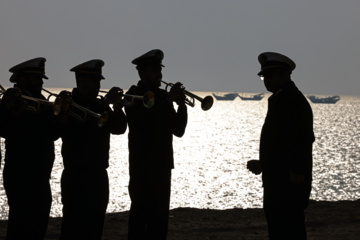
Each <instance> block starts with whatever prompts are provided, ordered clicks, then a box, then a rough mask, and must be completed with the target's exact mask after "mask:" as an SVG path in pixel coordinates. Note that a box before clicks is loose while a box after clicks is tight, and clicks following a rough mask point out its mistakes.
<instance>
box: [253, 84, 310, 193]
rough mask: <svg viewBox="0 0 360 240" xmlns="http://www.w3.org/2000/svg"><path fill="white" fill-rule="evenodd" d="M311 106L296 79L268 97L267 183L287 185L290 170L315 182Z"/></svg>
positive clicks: (263, 159)
mask: <svg viewBox="0 0 360 240" xmlns="http://www.w3.org/2000/svg"><path fill="white" fill-rule="evenodd" d="M314 140H315V137H314V132H313V114H312V110H311V107H310V105H309V103H308V101H307V100H306V98H305V97H304V95H303V94H302V93H301V92H300V91H299V90H298V88H297V87H296V86H295V84H294V82H293V81H289V82H286V83H285V84H283V86H282V87H281V88H280V90H279V91H278V92H277V93H274V94H273V95H271V96H270V97H269V99H268V112H267V115H266V119H265V123H264V125H263V128H262V131H261V138H260V163H261V168H262V172H263V174H262V178H263V184H264V186H267V185H268V184H287V183H289V180H290V171H292V172H293V173H297V174H304V175H305V183H306V184H307V185H309V184H311V181H312V143H313V142H314Z"/></svg>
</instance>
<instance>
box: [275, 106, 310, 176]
mask: <svg viewBox="0 0 360 240" xmlns="http://www.w3.org/2000/svg"><path fill="white" fill-rule="evenodd" d="M278 114H279V116H278V124H279V128H278V129H279V133H278V137H279V145H278V148H279V149H278V152H281V153H282V154H281V155H283V156H282V157H283V158H284V159H285V161H286V162H287V163H288V164H289V167H290V170H291V171H292V172H293V173H297V174H304V173H305V168H306V163H307V162H306V161H307V152H308V151H307V149H308V145H309V141H308V139H307V137H306V135H307V132H308V129H306V119H305V115H306V111H304V109H303V107H302V106H301V105H300V104H299V103H297V102H294V101H290V102H286V103H283V104H282V105H281V108H280V109H279V113H278Z"/></svg>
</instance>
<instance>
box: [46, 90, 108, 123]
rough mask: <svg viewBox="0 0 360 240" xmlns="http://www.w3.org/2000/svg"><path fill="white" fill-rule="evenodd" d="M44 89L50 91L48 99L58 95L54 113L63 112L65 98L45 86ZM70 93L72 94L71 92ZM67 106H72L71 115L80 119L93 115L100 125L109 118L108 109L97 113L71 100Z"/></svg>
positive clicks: (69, 112) (69, 111)
mask: <svg viewBox="0 0 360 240" xmlns="http://www.w3.org/2000/svg"><path fill="white" fill-rule="evenodd" d="M42 90H44V91H45V92H47V93H49V96H48V99H49V98H50V97H52V96H55V97H56V99H55V102H54V109H53V113H54V115H59V113H60V112H61V109H62V108H63V107H64V102H63V99H62V98H61V96H59V95H58V94H55V93H52V92H50V91H48V90H46V89H44V88H43V89H42ZM68 95H70V93H69V94H68ZM67 107H70V109H69V110H68V111H67V112H68V114H69V115H70V116H72V117H74V118H76V119H78V120H80V121H85V120H86V119H87V118H88V116H91V117H93V118H95V119H96V121H97V125H98V127H103V126H104V125H105V124H106V123H107V121H108V120H109V114H108V112H106V111H105V112H103V113H96V112H93V111H91V110H89V109H87V108H86V107H83V106H81V105H79V104H77V103H75V102H73V101H71V102H70V103H69V104H68V105H66V106H65V108H67Z"/></svg>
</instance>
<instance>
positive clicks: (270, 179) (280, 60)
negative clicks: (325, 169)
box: [247, 53, 315, 239]
mask: <svg viewBox="0 0 360 240" xmlns="http://www.w3.org/2000/svg"><path fill="white" fill-rule="evenodd" d="M259 62H260V64H261V71H260V72H259V74H258V75H259V76H260V77H261V78H262V79H263V80H264V84H265V87H266V89H267V90H268V91H270V92H272V93H273V94H272V95H271V96H270V97H269V99H268V112H267V115H266V118H265V122H264V125H263V128H262V131H261V138H260V161H258V160H250V161H249V162H248V164H247V167H248V169H249V170H250V171H251V172H253V173H255V174H260V173H262V180H263V187H264V212H265V216H266V220H267V224H268V231H269V237H270V239H306V230H305V222H304V221H305V219H304V210H305V209H306V208H307V206H308V201H309V197H310V192H311V182H312V143H313V142H314V141H315V137H314V132H313V114H312V110H311V107H310V105H309V103H308V101H307V100H306V98H305V97H304V95H303V94H302V93H301V92H300V91H299V90H298V88H297V87H296V86H295V84H294V82H293V81H292V80H291V78H290V75H291V73H292V71H293V70H294V69H295V63H294V62H293V61H292V60H291V59H289V58H288V57H286V56H284V55H281V54H278V53H262V54H260V55H259Z"/></svg>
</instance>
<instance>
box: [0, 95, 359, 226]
mask: <svg viewBox="0 0 360 240" xmlns="http://www.w3.org/2000/svg"><path fill="white" fill-rule="evenodd" d="M50 90H51V89H50ZM57 90H58V89H52V91H55V92H56V91H57ZM193 93H194V94H196V95H198V96H200V97H205V96H207V95H211V94H212V93H211V92H193ZM218 94H225V93H218ZM246 94H247V95H250V93H242V95H246ZM269 96H270V95H269V94H265V97H264V98H263V99H262V100H261V101H243V100H241V99H240V98H236V99H235V100H233V101H216V100H215V101H214V105H213V106H212V108H211V109H210V110H208V111H203V110H202V109H201V108H200V102H199V101H197V100H196V102H195V104H196V105H195V107H188V125H187V128H186V132H185V134H184V136H183V137H181V138H177V137H174V140H173V145H174V158H175V169H174V170H173V171H172V189H171V206H170V207H171V209H173V208H179V207H189V208H200V209H231V208H261V207H262V194H263V193H262V184H261V176H260V175H254V174H252V173H250V172H249V171H248V170H247V169H246V162H247V161H248V160H250V159H258V156H259V139H260V131H261V127H262V124H263V123H264V118H265V115H266V112H267V98H268V97H269ZM320 97H321V96H320ZM340 98H341V99H340V101H338V102H337V103H336V104H313V103H311V107H312V110H313V114H314V131H315V137H316V141H315V143H314V145H313V159H314V164H313V179H314V180H313V188H312V192H311V199H313V200H316V201H340V200H357V199H360V97H359V96H340ZM175 107H176V106H175ZM127 135H128V132H126V133H125V134H123V135H112V136H111V149H110V160H109V162H110V167H109V168H108V173H109V180H110V200H109V205H108V208H107V212H109V213H111V212H122V211H127V210H129V208H130V198H129V193H128V182H129V172H128V166H129V165H128V136H127ZM61 143H62V142H61V140H57V141H56V143H55V154H56V159H55V164H54V167H53V171H52V174H51V180H50V181H51V188H52V196H53V202H52V207H51V216H52V217H61V216H62V204H61V191H60V178H61V172H62V170H63V164H62V158H61ZM1 149H2V151H3V154H2V155H3V156H4V149H5V146H4V139H1ZM2 181H3V179H2V169H1V173H0V219H7V217H8V210H9V209H8V205H7V198H6V194H5V191H4V188H3V183H2ZM29 197H31V196H29Z"/></svg>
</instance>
